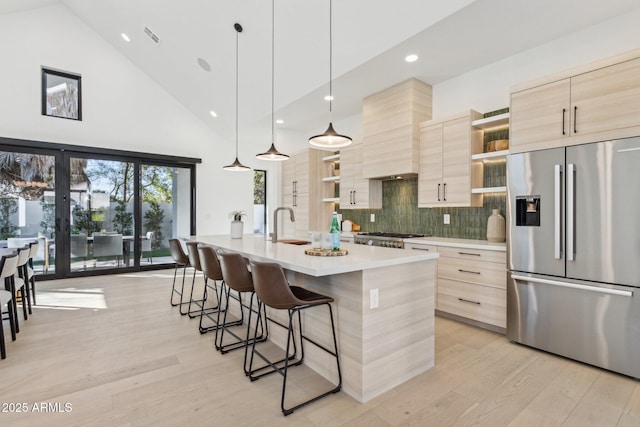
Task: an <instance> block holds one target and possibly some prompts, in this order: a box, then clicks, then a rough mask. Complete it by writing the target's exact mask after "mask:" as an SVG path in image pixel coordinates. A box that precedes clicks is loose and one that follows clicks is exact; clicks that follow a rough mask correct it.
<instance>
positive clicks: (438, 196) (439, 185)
mask: <svg viewBox="0 0 640 427" xmlns="http://www.w3.org/2000/svg"><path fill="white" fill-rule="evenodd" d="M438 201H440V184H439V183H438Z"/></svg>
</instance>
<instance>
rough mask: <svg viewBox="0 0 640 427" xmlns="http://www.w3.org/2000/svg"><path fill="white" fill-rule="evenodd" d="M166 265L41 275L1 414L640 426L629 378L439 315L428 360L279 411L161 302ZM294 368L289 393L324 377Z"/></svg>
mask: <svg viewBox="0 0 640 427" xmlns="http://www.w3.org/2000/svg"><path fill="white" fill-rule="evenodd" d="M172 276H173V270H166V271H160V272H150V273H136V274H129V275H117V276H104V277H92V278H78V279H69V280H59V281H49V282H40V283H38V291H39V292H38V302H39V305H38V306H37V307H35V308H34V312H33V315H32V316H31V317H30V318H29V320H27V321H21V332H20V334H19V335H18V340H17V341H15V342H11V341H10V336H9V337H8V342H7V353H8V357H7V359H5V360H2V361H0V405H2V406H1V407H0V425H1V426H12V427H14V426H30V427H31V426H39V425H43V426H44V425H46V426H185V425H189V426H271V425H274V426H275V425H278V426H281V425H294V426H325V425H329V426H469V425H484V426H492V427H495V426H518V427H520V426H581V427H583V426H598V427H600V426H621V427H628V426H639V425H640V383H639V382H638V381H636V380H634V379H631V378H628V377H624V376H621V375H617V374H613V373H610V372H607V371H604V370H601V369H598V368H594V367H591V366H587V365H583V364H579V363H576V362H573V361H570V360H567V359H563V358H561V357H557V356H553V355H550V354H547V353H543V352H540V351H536V350H533V349H530V348H527V347H524V346H520V345H517V344H513V343H510V342H509V341H507V340H506V339H505V338H504V336H502V335H499V334H496V333H493V332H488V331H485V330H482V329H478V328H474V327H471V326H467V325H463V324H460V323H458V322H455V321H452V320H448V319H443V318H436V367H435V368H433V369H431V370H429V371H428V372H426V373H424V374H422V375H419V376H417V377H415V378H413V379H411V380H410V381H408V382H406V383H404V384H402V385H400V386H398V387H396V388H395V389H393V390H391V391H390V392H388V393H386V394H384V395H382V396H379V397H377V398H375V399H373V400H371V401H369V402H368V403H366V404H359V403H357V402H356V401H354V400H353V399H352V398H350V397H349V396H347V395H346V394H344V393H338V394H335V395H331V396H329V397H327V398H325V399H322V400H320V401H318V402H316V403H313V404H311V405H310V406H307V407H305V408H302V409H300V410H298V411H296V412H295V413H293V414H292V415H290V416H288V417H284V416H283V415H282V414H281V412H280V408H279V402H280V387H281V378H280V377H276V376H273V375H272V376H269V377H265V378H262V379H260V380H259V381H256V382H254V383H251V382H249V380H248V379H247V378H246V377H245V376H244V373H243V372H242V357H243V354H242V352H241V351H235V352H232V353H228V354H226V355H221V354H219V353H218V352H216V351H215V350H214V348H213V334H212V333H208V334H204V335H201V334H199V333H198V329H197V319H189V318H188V317H187V316H180V314H179V313H178V309H177V307H171V306H170V305H169V294H170V288H171V280H172ZM200 280H201V279H200ZM5 332H7V335H8V332H9V330H8V325H5ZM291 372H292V374H293V373H294V372H295V378H294V380H293V381H292V383H291V390H292V399H293V400H295V399H296V398H300V397H301V396H304V395H305V394H307V393H308V389H309V387H321V386H323V385H326V384H325V383H324V381H322V380H321V379H318V378H317V376H316V375H315V374H314V373H313V372H311V371H310V370H309V369H307V368H304V367H302V368H295V369H293V370H292V371H291ZM22 403H24V404H26V406H22V405H18V406H17V405H16V404H22ZM43 404H44V406H43ZM65 404H67V405H68V406H67V407H65ZM18 407H19V408H23V409H24V408H26V412H16V411H17V408H18Z"/></svg>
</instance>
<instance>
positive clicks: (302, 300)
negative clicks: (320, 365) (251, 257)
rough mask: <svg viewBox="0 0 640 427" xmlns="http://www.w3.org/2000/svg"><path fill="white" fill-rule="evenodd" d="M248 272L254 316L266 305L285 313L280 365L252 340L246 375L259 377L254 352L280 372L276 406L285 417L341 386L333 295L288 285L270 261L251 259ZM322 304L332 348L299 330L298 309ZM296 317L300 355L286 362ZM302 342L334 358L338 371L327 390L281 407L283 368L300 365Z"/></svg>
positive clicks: (285, 387)
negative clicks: (255, 305) (254, 299)
mask: <svg viewBox="0 0 640 427" xmlns="http://www.w3.org/2000/svg"><path fill="white" fill-rule="evenodd" d="M251 272H252V274H253V285H254V287H255V291H256V294H257V295H258V301H259V304H258V316H261V315H262V312H261V310H260V308H261V306H262V305H263V304H264V305H267V306H268V307H271V308H272V309H275V310H287V311H288V313H289V324H288V335H287V346H286V350H285V358H284V367H279V366H277V363H278V362H271V361H270V360H268V359H267V358H266V357H265V356H264V355H263V354H261V353H260V352H259V351H258V350H257V349H256V346H255V341H254V343H253V345H252V348H251V359H250V361H249V377H250V378H251V380H252V381H253V380H255V379H257V378H259V377H254V376H253V372H254V371H253V369H252V368H253V358H254V355H257V356H258V357H260V358H261V359H262V360H263V361H265V362H266V363H267V364H268V365H269V366H270V367H271V368H272V371H271V372H278V373H280V374H281V375H282V377H283V379H282V397H281V400H280V408H281V409H282V413H283V414H284V415H285V416H286V415H289V414H291V413H292V412H293V411H295V410H296V409H298V408H300V407H302V406H304V405H307V404H309V403H312V402H315V401H316V400H318V399H320V398H322V397H325V396H328V395H329V394H332V393H337V392H338V391H340V389H341V388H342V373H341V370H340V358H339V356H338V343H337V340H336V329H335V325H334V322H333V311H332V309H331V303H332V302H333V298H331V297H328V296H325V295H321V294H318V293H315V292H313V291H310V290H307V289H304V288H301V287H298V286H289V283H288V282H287V278H286V276H285V274H284V271H283V270H282V267H281V266H280V265H279V264H276V263H271V262H257V261H251ZM322 305H326V306H327V307H328V308H329V319H330V320H331V331H332V333H333V350H331V349H329V348H327V347H325V346H323V345H321V344H320V343H318V342H316V341H314V340H312V339H310V338H308V337H306V336H305V335H304V333H303V330H302V320H301V315H300V312H301V311H302V310H307V309H309V308H314V307H319V306H322ZM296 314H297V317H298V327H297V328H296V329H297V330H298V334H299V337H298V339H299V342H300V355H299V358H298V361H297V362H293V363H289V362H290V357H288V355H289V354H290V348H291V342H292V341H293V343H294V345H295V336H294V334H295V330H294V316H295V315H296ZM304 341H308V342H310V343H312V344H313V345H315V346H316V347H318V348H320V349H322V350H324V351H325V352H327V353H329V354H330V355H331V356H333V357H335V359H336V367H337V370H338V372H337V373H338V384H337V385H336V386H335V387H334V388H332V389H331V390H329V391H326V392H324V393H321V394H319V395H317V396H315V397H312V398H311V399H308V400H306V401H304V402H302V403H299V404H297V405H295V406H292V407H290V408H285V405H284V403H285V402H284V401H285V394H286V389H287V371H288V369H289V367H290V366H296V365H300V364H301V363H302V362H303V360H304Z"/></svg>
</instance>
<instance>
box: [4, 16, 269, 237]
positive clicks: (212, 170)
mask: <svg viewBox="0 0 640 427" xmlns="http://www.w3.org/2000/svg"><path fill="white" fill-rule="evenodd" d="M0 40H2V42H0V58H2V66H1V67H0V82H2V97H1V99H2V102H0V136H2V137H9V138H18V139H28V140H36V141H45V142H57V143H64V144H73V145H82V146H93V147H104V148H113V149H122V150H130V151H138V152H149V153H159V154H165V155H175V156H184V157H198V158H201V159H203V163H202V164H201V165H198V168H197V188H198V194H197V231H198V233H199V234H210V233H227V232H228V231H229V219H228V213H229V212H231V211H233V210H245V211H246V212H247V213H249V218H248V223H249V224H251V223H252V218H251V216H252V214H251V212H252V210H253V193H252V191H251V189H252V188H253V186H252V183H253V178H252V175H253V174H252V173H233V172H227V171H223V170H222V166H223V165H225V164H229V163H231V162H233V159H234V156H235V154H234V150H235V148H234V142H232V141H224V140H222V139H221V138H220V137H219V136H218V135H217V134H216V133H215V132H213V131H212V130H211V129H209V128H208V127H207V126H206V124H205V123H204V122H202V121H200V120H199V119H198V118H196V117H195V116H193V115H192V114H191V113H190V112H189V111H188V110H187V109H186V108H184V106H182V105H181V104H180V103H178V102H177V101H176V100H175V99H174V98H173V97H171V96H170V95H169V94H167V92H165V91H164V90H163V89H162V88H161V87H160V86H159V85H157V84H156V83H155V82H154V81H153V80H151V79H150V78H149V77H148V76H147V75H146V74H144V73H143V72H141V71H140V69H138V68H137V67H136V66H134V65H133V64H132V63H131V62H130V61H129V60H128V59H127V58H125V57H124V56H123V55H121V54H119V53H118V52H117V51H116V49H115V48H113V46H111V45H110V44H109V43H107V42H106V41H105V40H103V39H102V38H100V37H99V36H98V35H97V34H96V33H95V32H94V31H93V30H91V29H90V28H88V27H87V26H86V25H85V24H84V23H83V22H82V21H80V20H79V19H78V18H77V17H75V15H73V14H72V13H70V12H69V11H68V9H67V8H66V7H64V6H62V5H61V6H53V7H47V8H42V9H35V10H31V11H27V12H20V13H14V14H7V15H0ZM42 66H45V67H51V68H55V69H60V70H65V71H69V72H72V73H77V74H81V75H82V121H81V122H79V121H74V120H65V119H59V118H54V117H47V116H42V115H41V114H40V111H41V110H40V108H41V106H40V99H41V98H40V90H41V83H40V82H41V77H40V69H41V67H42ZM240 148H241V149H242V146H241V147H240ZM266 148H267V147H265V149H266ZM254 155H255V153H244V152H242V151H241V152H240V159H241V161H242V162H243V163H245V164H248V165H249V166H253V167H259V168H261V169H267V170H268V171H270V173H268V175H270V182H271V183H272V180H274V179H275V178H276V177H274V175H277V174H276V173H274V171H278V170H279V168H278V166H277V165H272V164H265V163H267V162H264V161H259V160H257V159H255V157H254ZM245 159H246V160H245ZM271 193H272V194H270V196H271V198H270V199H272V200H277V199H273V198H274V197H277V194H273V191H272V192H271ZM272 203H273V204H275V202H272Z"/></svg>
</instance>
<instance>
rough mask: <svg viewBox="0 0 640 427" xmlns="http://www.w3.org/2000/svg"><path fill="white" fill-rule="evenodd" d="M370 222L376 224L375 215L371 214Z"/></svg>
mask: <svg viewBox="0 0 640 427" xmlns="http://www.w3.org/2000/svg"><path fill="white" fill-rule="evenodd" d="M371 222H376V214H371Z"/></svg>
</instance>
